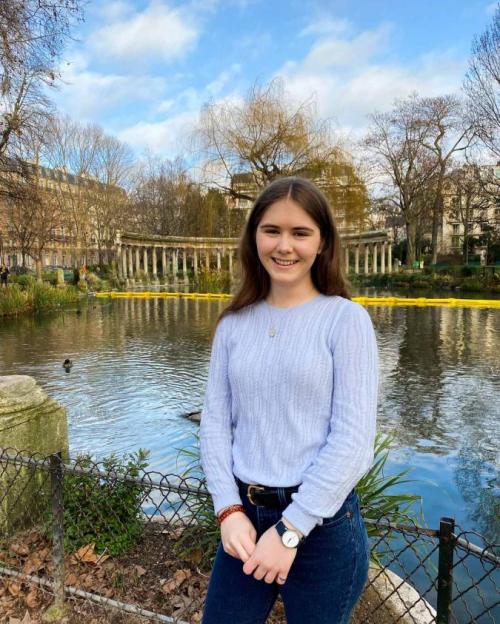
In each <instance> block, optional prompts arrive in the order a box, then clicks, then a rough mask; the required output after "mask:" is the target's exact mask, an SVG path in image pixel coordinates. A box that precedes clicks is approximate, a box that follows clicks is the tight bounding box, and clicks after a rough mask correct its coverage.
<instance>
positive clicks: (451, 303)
mask: <svg viewBox="0 0 500 624" xmlns="http://www.w3.org/2000/svg"><path fill="white" fill-rule="evenodd" d="M95 296H96V297H111V298H113V299H130V298H132V299H133V298H136V299H150V298H160V299H176V298H179V299H207V300H210V299H215V300H226V299H232V295H228V294H226V293H184V292H151V291H144V292H137V291H131V292H118V291H109V292H98V293H95ZM353 301H356V302H358V303H361V304H362V305H373V306H418V307H427V306H444V307H461V308H500V299H456V298H453V297H450V298H447V299H438V298H436V299H432V298H427V297H353Z"/></svg>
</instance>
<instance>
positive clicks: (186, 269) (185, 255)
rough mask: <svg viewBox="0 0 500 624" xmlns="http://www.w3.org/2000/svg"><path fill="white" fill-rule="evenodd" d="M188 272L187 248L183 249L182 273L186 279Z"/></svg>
mask: <svg viewBox="0 0 500 624" xmlns="http://www.w3.org/2000/svg"><path fill="white" fill-rule="evenodd" d="M187 273H188V267H187V254H186V248H184V249H183V250H182V275H183V276H184V279H186V277H187Z"/></svg>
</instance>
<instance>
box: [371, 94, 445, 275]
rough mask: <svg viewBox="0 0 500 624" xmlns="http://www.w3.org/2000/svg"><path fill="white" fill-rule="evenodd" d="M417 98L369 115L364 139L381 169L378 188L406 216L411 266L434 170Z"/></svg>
mask: <svg viewBox="0 0 500 624" xmlns="http://www.w3.org/2000/svg"><path fill="white" fill-rule="evenodd" d="M417 99H418V98H417V95H416V94H414V95H412V96H410V97H408V98H407V99H405V100H398V101H396V103H395V106H394V108H393V109H392V110H391V111H390V112H387V113H374V114H373V115H370V119H371V126H370V129H369V131H368V134H367V136H366V137H365V140H364V146H365V147H366V149H367V150H368V153H369V154H370V155H371V157H372V159H373V161H374V165H375V167H376V169H377V170H378V173H379V179H378V186H379V188H380V189H381V191H382V192H383V195H385V197H386V198H390V199H391V201H392V202H393V203H394V204H395V205H396V206H397V208H398V209H399V211H400V212H401V215H402V216H403V218H404V221H405V227H406V238H407V241H408V254H407V264H409V265H410V266H411V264H412V263H413V262H414V260H415V258H416V246H417V238H418V229H419V223H420V221H421V219H422V217H423V211H424V210H425V205H424V204H423V202H421V201H419V200H420V199H421V197H422V193H423V190H424V188H425V186H426V184H427V183H428V181H429V177H430V176H431V175H432V172H433V170H434V162H433V161H431V160H430V159H429V154H428V150H427V149H426V148H425V147H424V142H425V141H428V140H429V139H430V127H429V125H426V124H422V123H421V118H420V115H419V111H418V107H417V106H416V102H417Z"/></svg>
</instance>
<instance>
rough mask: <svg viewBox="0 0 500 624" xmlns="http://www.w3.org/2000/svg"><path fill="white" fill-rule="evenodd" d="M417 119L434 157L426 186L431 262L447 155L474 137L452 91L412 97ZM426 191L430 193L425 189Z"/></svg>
mask: <svg viewBox="0 0 500 624" xmlns="http://www.w3.org/2000/svg"><path fill="white" fill-rule="evenodd" d="M415 103H416V105H417V107H418V114H419V116H420V123H422V124H423V125H424V126H427V127H428V128H429V131H428V132H426V133H425V135H424V138H423V145H424V147H425V148H426V149H427V150H429V153H430V155H431V158H432V159H433V161H434V171H433V175H432V184H430V185H429V188H428V189H427V191H428V192H427V195H430V197H428V200H429V201H430V204H431V206H432V213H431V214H432V233H431V246H432V263H433V264H435V263H436V262H437V254H438V230H439V226H440V224H441V223H442V219H443V184H444V180H445V177H446V174H447V172H448V170H449V168H450V164H451V159H452V157H453V156H456V155H457V154H458V153H459V152H463V151H464V150H466V149H467V148H468V147H470V145H471V142H472V140H473V138H474V132H473V130H472V124H470V123H467V122H466V121H464V114H463V106H462V102H461V101H460V100H459V99H458V98H456V97H455V96H452V95H444V96H438V97H430V98H420V99H419V100H416V102H415ZM429 191H430V193H429Z"/></svg>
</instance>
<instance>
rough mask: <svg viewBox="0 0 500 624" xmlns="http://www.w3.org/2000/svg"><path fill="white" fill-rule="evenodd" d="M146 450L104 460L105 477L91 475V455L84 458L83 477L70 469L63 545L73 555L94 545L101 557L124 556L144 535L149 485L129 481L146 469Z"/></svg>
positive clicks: (66, 482)
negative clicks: (146, 494) (80, 549)
mask: <svg viewBox="0 0 500 624" xmlns="http://www.w3.org/2000/svg"><path fill="white" fill-rule="evenodd" d="M148 454H149V453H148V451H145V450H143V449H139V451H137V452H136V453H130V454H126V455H124V456H123V458H122V459H121V460H120V459H118V458H117V457H116V455H115V454H112V455H110V456H109V457H106V458H105V459H104V460H103V462H102V474H92V472H95V471H94V470H93V468H94V464H93V462H92V459H91V457H90V455H88V454H86V455H80V456H79V457H78V459H77V464H76V465H77V467H79V468H83V469H84V470H85V472H84V473H76V472H70V471H66V473H65V478H64V495H63V501H64V546H65V549H66V550H67V551H69V552H73V551H75V550H78V548H81V547H82V546H87V545H88V544H92V543H93V544H95V551H96V552H97V553H103V552H106V553H107V554H110V555H120V554H121V553H123V552H125V551H126V550H128V549H129V548H131V547H132V546H133V545H134V544H135V543H136V542H137V540H138V539H139V538H140V537H141V535H142V533H143V529H144V522H143V518H142V513H141V502H142V499H143V496H144V492H145V488H146V484H141V483H136V482H133V481H127V480H126V478H127V477H132V478H136V477H138V476H139V473H140V471H141V470H143V469H144V468H145V467H146V466H147V461H146V460H147V457H148Z"/></svg>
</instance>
